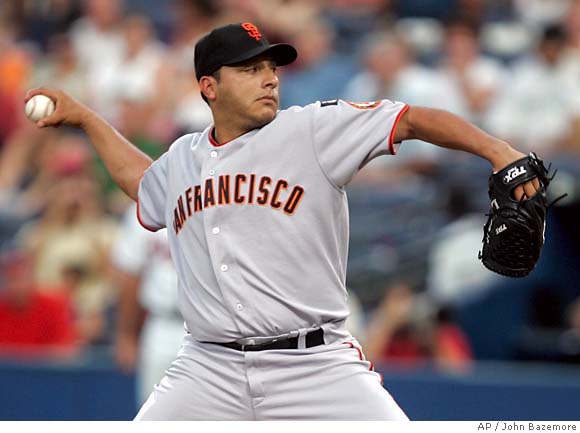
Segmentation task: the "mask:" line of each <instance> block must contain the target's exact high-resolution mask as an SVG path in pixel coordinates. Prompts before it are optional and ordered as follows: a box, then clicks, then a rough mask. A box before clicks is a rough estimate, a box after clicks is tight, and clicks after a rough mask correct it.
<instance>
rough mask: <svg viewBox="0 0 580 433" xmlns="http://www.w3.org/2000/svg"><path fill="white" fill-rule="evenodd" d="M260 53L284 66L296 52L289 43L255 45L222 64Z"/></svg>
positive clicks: (239, 61)
mask: <svg viewBox="0 0 580 433" xmlns="http://www.w3.org/2000/svg"><path fill="white" fill-rule="evenodd" d="M260 55H268V56H271V57H272V59H273V60H274V61H275V62H276V65H277V66H285V65H289V64H290V63H292V62H293V61H294V60H296V58H297V57H298V52H297V51H296V48H294V47H293V46H292V45H290V44H272V45H268V46H265V47H263V46H262V47H256V48H254V49H253V50H250V51H248V52H247V53H244V54H243V55H242V56H239V57H237V58H235V59H232V60H230V61H229V62H228V63H224V65H225V66H232V65H235V64H236V63H242V62H245V61H246V60H250V59H253V58H254V57H258V56H260Z"/></svg>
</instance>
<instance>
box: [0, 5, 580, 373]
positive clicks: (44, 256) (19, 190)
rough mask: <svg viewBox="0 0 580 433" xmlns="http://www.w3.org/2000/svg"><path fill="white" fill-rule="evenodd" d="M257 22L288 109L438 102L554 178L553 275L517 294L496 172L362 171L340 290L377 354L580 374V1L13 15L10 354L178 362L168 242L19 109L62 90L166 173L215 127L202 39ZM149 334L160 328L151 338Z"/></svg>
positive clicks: (4, 279) (432, 159) (3, 71)
mask: <svg viewBox="0 0 580 433" xmlns="http://www.w3.org/2000/svg"><path fill="white" fill-rule="evenodd" d="M244 21H251V22H253V23H255V24H257V25H258V26H260V28H261V29H262V30H263V32H264V33H265V34H267V35H268V38H269V39H270V42H278V41H287V42H290V43H292V44H293V45H294V46H295V47H296V48H297V50H298V53H299V58H298V60H297V62H296V63H295V64H293V65H291V66H289V67H286V68H283V71H281V82H282V87H281V105H282V107H283V108H284V107H288V106H291V105H306V104H309V103H311V102H314V101H317V100H330V99H336V98H343V99H346V100H349V101H356V102H367V101H374V100H377V99H382V98H387V99H392V100H399V101H403V102H406V103H409V104H412V105H423V106H429V107H434V108H441V109H446V110H449V111H451V112H453V113H456V114H458V115H460V116H462V117H464V118H466V119H468V120H469V121H471V122H473V123H475V124H476V125H478V126H480V127H482V128H483V129H485V130H486V131H488V132H490V133H492V134H494V135H497V136H499V137H501V138H503V139H506V140H509V141H510V142H511V143H512V144H513V145H514V146H515V147H516V148H518V149H519V150H521V151H524V152H528V151H536V152H538V154H539V155H540V156H541V157H542V158H544V159H545V160H547V161H553V163H554V165H555V166H557V167H558V168H559V170H560V171H559V173H558V176H557V177H556V178H555V180H554V182H553V186H552V189H553V190H554V192H556V193H558V195H559V194H560V193H562V192H565V193H567V194H568V196H567V197H566V198H565V199H564V200H562V201H560V202H559V203H558V204H557V205H556V206H554V208H553V209H552V210H551V212H552V214H551V219H550V221H549V225H548V228H547V232H546V236H547V240H548V242H547V244H546V248H545V250H544V254H543V258H542V261H541V262H540V264H539V265H538V269H537V270H536V271H534V273H533V274H532V275H531V276H530V277H528V278H526V279H524V280H521V281H518V282H516V283H514V282H513V281H510V280H508V279H504V278H501V277H498V276H496V275H493V274H492V273H490V272H489V271H487V270H485V269H484V268H483V266H482V265H481V263H480V262H479V261H478V260H477V251H478V249H479V247H480V244H481V237H482V226H483V223H484V221H485V216H484V213H485V211H486V208H487V206H488V203H487V201H488V199H487V184H486V179H487V176H488V175H489V169H490V167H489V165H488V164H487V163H486V162H485V161H480V160H479V159H477V158H475V157H471V156H470V155H466V154H457V152H455V153H454V152H449V151H445V150H442V149H440V148H437V147H436V146H432V145H429V144H426V143H422V142H419V141H416V142H405V143H404V144H403V146H402V147H401V149H400V154H399V155H398V156H397V157H391V158H386V157H385V158H380V159H378V160H376V161H373V163H371V164H369V165H368V166H367V167H365V169H364V170H363V171H362V172H361V173H360V174H359V176H358V178H357V179H355V181H354V182H353V184H352V185H351V187H350V190H349V192H350V208H351V230H352V235H351V253H350V257H349V260H350V261H349V277H348V285H349V289H350V293H351V301H352V303H353V309H354V314H353V318H352V323H353V329H356V332H355V334H357V336H358V337H359V338H360V339H361V340H362V341H364V342H365V344H366V347H367V357H368V358H369V359H373V360H374V361H375V362H378V363H380V362H383V363H386V364H389V363H396V362H400V363H401V364H402V365H407V366H409V365H424V364H426V363H431V362H434V363H435V365H437V366H441V367H443V368H452V369H465V368H468V366H469V364H470V362H471V361H472V360H473V359H478V358H483V359H485V358H491V359H493V358H500V359H526V360H550V361H572V362H578V361H580V283H579V282H578V279H577V277H576V275H575V269H576V267H577V265H578V258H579V257H580V255H579V250H578V245H580V244H579V243H578V241H580V240H579V239H576V238H577V237H578V235H577V234H576V232H575V226H574V222H575V220H574V216H575V215H576V211H577V206H578V193H577V191H578V187H577V183H578V181H577V179H578V174H579V173H580V1H578V0H404V1H403V0H168V1H163V2H158V1H154V0H4V1H2V2H1V3H0V276H1V280H0V353H3V354H9V355H10V354H17V355H18V356H23V355H24V356H50V357H54V356H56V357H65V358H73V359H74V358H75V357H77V356H79V354H80V353H83V352H84V351H86V350H90V349H91V348H94V347H99V346H100V347H105V348H109V349H110V350H111V353H113V356H114V357H115V359H116V360H117V362H118V365H119V366H121V367H122V368H124V369H129V370H130V369H132V368H133V367H134V366H135V364H137V363H138V362H140V361H139V360H141V362H145V361H144V360H143V356H144V355H142V352H143V351H141V352H140V350H141V349H140V344H145V343H144V340H145V339H146V340H147V341H155V342H156V344H153V343H151V347H152V348H148V350H147V351H145V352H146V353H147V352H148V353H151V351H152V350H161V349H160V348H159V346H160V344H159V342H160V341H165V340H166V338H165V337H164V336H165V335H168V334H166V333H172V335H177V337H175V338H172V339H171V346H170V349H168V350H166V351H168V352H169V354H167V355H165V356H166V358H167V359H171V358H172V357H173V356H174V355H175V353H176V351H177V347H178V344H179V338H178V337H180V335H181V334H182V333H183V329H182V327H181V326H180V319H179V313H178V310H177V305H176V303H177V301H176V299H174V297H175V295H171V293H174V287H175V276H174V275H173V274H172V270H171V267H170V264H168V260H169V256H168V251H167V248H166V246H164V239H162V238H155V239H152V238H147V236H149V235H148V234H146V233H145V232H144V231H141V230H140V229H139V228H138V227H137V228H135V227H134V223H135V221H134V220H135V217H134V212H135V210H134V208H133V206H132V204H131V203H130V201H129V199H128V198H127V197H126V196H124V195H123V194H122V193H121V192H120V190H119V189H118V188H117V187H116V186H115V185H114V184H113V182H112V180H111V178H110V177H109V176H108V174H107V173H106V171H105V169H104V166H103V165H102V164H101V163H100V162H99V160H98V159H97V158H96V155H95V154H94V152H93V150H92V149H91V147H90V145H89V144H88V143H87V141H86V138H85V137H84V136H83V135H82V134H79V132H78V131H76V130H69V129H64V128H59V129H52V130H38V129H37V128H36V127H35V126H34V125H33V124H32V123H31V122H29V121H27V120H26V119H25V118H24V116H23V97H24V94H25V92H26V90H27V89H29V88H31V87H37V86H48V87H56V88H60V89H63V90H65V91H67V92H69V93H70V94H72V95H73V96H74V97H76V98H77V99H79V100H80V101H82V102H84V103H86V104H87V105H89V106H90V107H92V108H93V109H94V110H96V111H98V112H99V113H100V114H102V115H103V116H104V117H105V118H106V119H108V120H109V121H110V122H111V123H112V124H113V125H115V127H116V128H118V130H119V131H120V132H121V133H122V134H124V135H125V136H126V137H127V138H129V140H130V141H132V142H133V143H134V144H135V145H136V146H138V147H139V148H140V149H142V150H143V151H145V152H146V153H148V154H149V155H151V156H152V157H153V158H156V157H158V156H159V155H161V154H162V153H163V152H164V151H165V150H166V149H167V147H168V146H169V145H170V144H171V142H172V141H173V140H174V139H175V138H177V137H178V136H180V135H181V134H184V133H189V132H194V131H201V130H203V129H205V128H206V127H207V126H208V125H209V124H210V123H211V113H210V111H209V109H208V107H207V105H206V104H205V102H203V101H202V99H201V97H200V93H199V89H198V88H197V83H196V81H195V75H194V71H193V64H194V63H193V47H194V44H195V42H196V41H197V39H198V38H199V37H200V36H201V35H203V34H204V33H206V32H207V31H209V30H210V29H211V28H213V27H215V26H217V25H221V24H225V23H230V22H244ZM555 195H556V194H555ZM145 286H146V287H145ZM167 290H169V291H167ZM156 293H157V294H156ZM153 320H157V321H158V322H163V323H164V324H162V325H161V327H162V328H163V330H161V331H151V329H153V328H152V327H151V326H152V325H151V326H150V327H149V334H148V335H147V337H144V336H143V335H142V332H145V329H147V326H149V325H147V321H153ZM502 330H503V333H502ZM498 331H499V332H498ZM498 334H500V335H498ZM164 359H165V358H164ZM164 362H167V361H162V362H161V364H162V365H166V364H164ZM151 368H152V369H153V370H155V367H151ZM151 381H153V379H151Z"/></svg>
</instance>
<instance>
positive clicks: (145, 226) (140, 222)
mask: <svg viewBox="0 0 580 433" xmlns="http://www.w3.org/2000/svg"><path fill="white" fill-rule="evenodd" d="M137 221H139V224H141V226H143V228H144V229H147V230H149V231H150V232H153V233H155V232H156V231H157V230H159V229H152V228H151V227H148V226H147V225H146V224H145V223H144V222H143V220H142V219H141V212H140V211H139V200H137Z"/></svg>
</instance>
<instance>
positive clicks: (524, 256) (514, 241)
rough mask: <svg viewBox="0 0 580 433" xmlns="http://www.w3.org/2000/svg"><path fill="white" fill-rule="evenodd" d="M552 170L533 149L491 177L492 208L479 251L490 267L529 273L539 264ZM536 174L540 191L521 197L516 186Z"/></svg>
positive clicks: (522, 274) (515, 274) (519, 274)
mask: <svg viewBox="0 0 580 433" xmlns="http://www.w3.org/2000/svg"><path fill="white" fill-rule="evenodd" d="M548 171H549V167H548V169H546V167H545V166H544V163H543V161H542V160H541V159H540V158H538V157H537V156H536V154H535V153H530V154H529V155H528V156H526V157H525V158H522V159H519V160H517V161H515V162H513V163H511V164H509V165H508V166H507V167H505V168H504V169H502V170H500V171H499V172H497V173H494V174H492V175H491V176H490V177H489V198H490V200H491V210H490V213H489V214H488V220H487V223H486V224H485V226H484V228H483V248H482V250H481V251H480V252H479V259H480V260H481V261H482V262H483V264H484V265H485V267H486V268H488V269H490V270H492V271H494V272H497V273H498V274H502V275H507V276H509V277H525V276H526V275H528V274H529V273H530V272H531V271H532V269H534V267H535V266H536V263H537V262H538V259H539V258H540V252H541V251H542V247H543V245H544V233H545V229H546V213H547V210H548V207H549V205H548V200H547V198H546V189H547V188H548V185H549V184H550V181H551V180H552V179H553V177H554V176H553V175H552V177H549V174H548ZM554 174H555V173H554ZM534 177H537V178H538V181H539V182H540V188H539V189H538V191H537V193H536V194H534V196H532V197H529V198H526V199H523V200H521V201H517V200H516V199H515V197H514V189H515V188H516V187H517V186H518V185H520V184H522V183H525V182H527V181H529V180H531V179H533V178H534Z"/></svg>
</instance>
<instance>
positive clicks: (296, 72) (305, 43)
mask: <svg viewBox="0 0 580 433" xmlns="http://www.w3.org/2000/svg"><path fill="white" fill-rule="evenodd" d="M333 38H334V32H333V30H332V28H331V27H330V26H329V25H327V24H325V23H324V22H323V21H322V20H321V19H319V18H316V19H312V20H310V21H306V22H302V23H300V26H299V27H297V28H296V29H294V33H293V34H292V35H291V38H290V39H291V40H290V42H291V43H292V45H293V46H294V47H295V48H296V50H297V51H298V52H299V53H300V56H298V59H297V60H296V62H295V65H293V67H292V68H288V70H287V71H285V73H284V76H283V77H282V80H283V81H284V86H283V87H282V90H281V94H280V100H281V104H280V105H281V107H289V106H292V105H307V104H310V103H312V102H315V101H325V100H330V99H336V98H339V97H340V96H341V95H342V94H343V92H344V88H345V86H346V83H347V82H348V80H349V79H350V77H352V75H353V74H354V72H355V68H356V65H355V62H354V61H353V56H345V55H342V54H339V53H336V52H335V51H334V47H333Z"/></svg>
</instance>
